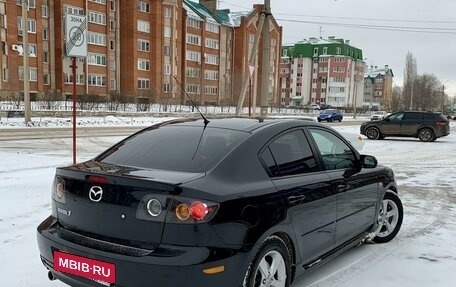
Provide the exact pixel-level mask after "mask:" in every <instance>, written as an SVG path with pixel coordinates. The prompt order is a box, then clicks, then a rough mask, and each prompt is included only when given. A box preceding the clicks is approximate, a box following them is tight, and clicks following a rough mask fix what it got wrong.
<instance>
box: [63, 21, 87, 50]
mask: <svg viewBox="0 0 456 287" xmlns="http://www.w3.org/2000/svg"><path fill="white" fill-rule="evenodd" d="M65 52H66V55H67V56H68V57H79V58H85V57H87V17H86V16H81V15H75V14H65Z"/></svg>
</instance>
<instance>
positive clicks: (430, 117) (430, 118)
mask: <svg viewBox="0 0 456 287" xmlns="http://www.w3.org/2000/svg"><path fill="white" fill-rule="evenodd" d="M422 116H423V120H425V121H433V120H434V115H432V114H422Z"/></svg>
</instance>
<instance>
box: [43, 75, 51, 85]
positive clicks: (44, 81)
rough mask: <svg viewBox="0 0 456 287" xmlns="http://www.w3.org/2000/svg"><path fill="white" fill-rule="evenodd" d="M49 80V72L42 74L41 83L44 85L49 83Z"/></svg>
mask: <svg viewBox="0 0 456 287" xmlns="http://www.w3.org/2000/svg"><path fill="white" fill-rule="evenodd" d="M50 82H51V80H50V77H49V74H44V75H43V83H44V84H45V85H49V84H50Z"/></svg>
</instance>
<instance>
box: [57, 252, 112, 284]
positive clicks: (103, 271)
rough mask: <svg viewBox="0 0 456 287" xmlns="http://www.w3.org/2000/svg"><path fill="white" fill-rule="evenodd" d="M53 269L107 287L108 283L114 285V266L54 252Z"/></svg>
mask: <svg viewBox="0 0 456 287" xmlns="http://www.w3.org/2000/svg"><path fill="white" fill-rule="evenodd" d="M54 269H55V270H56V271H60V272H65V273H68V274H73V275H76V276H81V277H85V278H88V279H91V280H94V281H97V282H99V283H102V284H103V285H107V286H109V284H110V283H116V266H115V265H114V264H112V263H107V262H103V261H98V260H93V259H89V258H85V257H81V256H76V255H72V254H69V253H64V252H60V251H54Z"/></svg>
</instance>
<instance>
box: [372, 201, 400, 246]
mask: <svg viewBox="0 0 456 287" xmlns="http://www.w3.org/2000/svg"><path fill="white" fill-rule="evenodd" d="M377 221H378V228H377V230H376V232H375V233H376V234H377V236H378V237H387V236H389V235H391V234H392V233H393V232H394V230H395V229H396V226H397V224H398V222H399V208H398V207H397V205H396V203H395V202H394V201H392V200H390V199H383V201H382V206H381V208H380V212H379V214H378V218H377Z"/></svg>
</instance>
